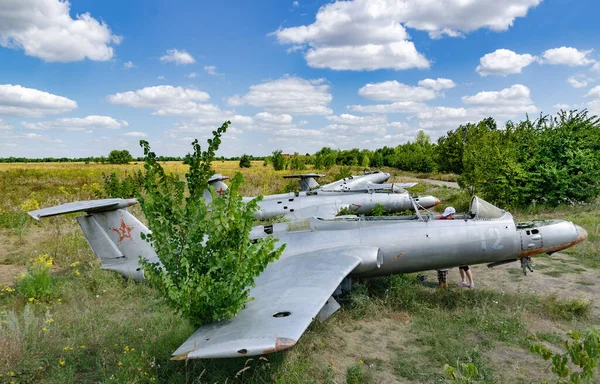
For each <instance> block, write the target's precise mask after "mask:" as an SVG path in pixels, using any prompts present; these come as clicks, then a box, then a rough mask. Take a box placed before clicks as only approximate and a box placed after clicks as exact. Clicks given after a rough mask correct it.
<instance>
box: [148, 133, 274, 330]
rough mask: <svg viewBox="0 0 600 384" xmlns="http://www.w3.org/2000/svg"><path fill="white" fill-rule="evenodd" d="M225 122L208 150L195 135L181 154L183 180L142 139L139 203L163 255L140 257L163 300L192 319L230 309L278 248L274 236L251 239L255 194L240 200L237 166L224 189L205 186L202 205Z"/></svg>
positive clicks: (227, 313) (240, 303) (231, 312)
mask: <svg viewBox="0 0 600 384" xmlns="http://www.w3.org/2000/svg"><path fill="white" fill-rule="evenodd" d="M228 124H229V122H226V123H224V124H223V125H222V126H221V127H220V128H219V129H217V130H216V131H213V138H212V139H209V140H208V149H207V150H206V151H202V150H201V148H200V145H199V144H198V140H194V142H193V143H192V146H193V148H194V153H193V154H191V155H187V156H186V160H185V162H186V164H188V165H189V167H190V168H189V172H188V173H186V175H185V177H186V181H185V182H184V181H182V180H179V178H178V177H177V176H175V175H172V174H166V173H165V172H164V170H163V168H162V167H161V165H160V164H159V162H158V161H157V158H156V155H155V154H154V153H153V152H151V151H150V145H149V144H148V142H147V141H143V140H142V141H141V142H140V145H141V146H142V147H143V148H144V155H145V157H146V158H145V164H144V168H145V169H146V175H145V180H144V191H145V195H144V196H143V197H140V203H141V206H142V210H143V211H144V214H145V216H146V219H147V221H148V227H149V229H150V230H151V231H152V233H151V234H149V235H148V236H146V237H145V238H146V239H147V240H148V241H151V242H152V244H153V246H154V249H155V250H156V253H157V254H158V257H159V259H160V261H161V262H162V266H160V265H159V264H158V263H150V262H148V261H147V260H142V265H143V266H144V272H145V275H146V277H147V278H148V279H149V280H150V282H151V283H152V284H153V285H155V286H156V287H157V288H158V289H159V290H160V291H161V292H162V293H163V294H164V295H165V297H166V298H167V300H168V302H169V303H170V304H171V305H172V306H173V307H174V308H175V309H177V310H178V311H180V312H181V313H182V314H183V315H184V316H185V317H187V318H189V319H190V320H191V321H192V322H194V323H195V324H196V325H201V324H206V323H210V322H214V321H218V320H220V319H223V318H228V317H233V316H235V314H236V313H237V312H238V311H239V310H241V309H242V308H243V307H244V304H245V303H246V302H247V301H248V292H249V289H250V287H251V286H252V285H253V284H254V278H255V277H256V276H258V275H259V274H260V273H261V272H262V271H263V270H264V269H265V268H266V266H267V264H268V263H269V262H270V261H272V260H275V259H277V258H278V257H279V256H280V255H281V253H282V252H283V249H284V247H283V246H281V247H279V248H277V249H276V248H275V242H276V240H277V239H275V238H273V237H272V236H269V237H267V238H263V239H259V240H256V241H253V240H251V239H250V230H251V229H252V226H253V223H254V218H253V213H254V212H255V211H256V210H257V209H258V204H257V202H258V200H259V198H256V199H254V200H252V201H250V202H249V203H247V204H244V203H242V198H241V196H240V195H239V194H238V190H239V187H240V185H241V184H242V182H243V178H242V175H241V174H240V173H237V174H236V175H235V176H234V177H233V179H232V180H231V184H230V187H229V189H228V190H227V191H226V192H225V193H224V194H223V196H221V197H217V196H216V194H215V192H214V190H213V189H212V188H211V189H210V191H211V195H212V202H211V203H210V204H209V206H207V205H206V201H205V200H204V198H203V193H204V191H205V190H206V189H207V188H209V185H208V179H209V178H210V177H211V176H212V175H213V173H214V172H213V171H212V169H211V168H210V163H211V161H213V160H214V157H215V151H216V150H217V149H218V148H219V144H220V143H221V139H220V137H221V135H222V134H223V133H224V132H225V131H226V129H227V127H228ZM186 184H187V193H186Z"/></svg>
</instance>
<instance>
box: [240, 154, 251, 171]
mask: <svg viewBox="0 0 600 384" xmlns="http://www.w3.org/2000/svg"><path fill="white" fill-rule="evenodd" d="M251 165H252V164H251V163H250V156H248V155H246V154H245V153H244V154H243V155H242V157H240V168H250V166H251Z"/></svg>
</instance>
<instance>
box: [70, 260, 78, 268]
mask: <svg viewBox="0 0 600 384" xmlns="http://www.w3.org/2000/svg"><path fill="white" fill-rule="evenodd" d="M78 265H79V261H75V262H73V263H71V264H69V267H71V268H75V267H76V266H78Z"/></svg>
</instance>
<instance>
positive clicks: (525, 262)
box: [521, 257, 533, 276]
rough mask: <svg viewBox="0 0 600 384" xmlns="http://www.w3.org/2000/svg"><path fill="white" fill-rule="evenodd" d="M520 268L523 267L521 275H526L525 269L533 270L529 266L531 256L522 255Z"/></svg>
mask: <svg viewBox="0 0 600 384" xmlns="http://www.w3.org/2000/svg"><path fill="white" fill-rule="evenodd" d="M521 269H523V276H527V270H528V269H529V272H533V268H532V266H531V257H523V258H522V259H521Z"/></svg>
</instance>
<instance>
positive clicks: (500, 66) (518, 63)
mask: <svg viewBox="0 0 600 384" xmlns="http://www.w3.org/2000/svg"><path fill="white" fill-rule="evenodd" d="M536 59H537V58H536V57H535V56H533V55H530V54H528V53H525V54H518V53H515V52H513V51H511V50H509V49H497V50H495V51H494V52H492V53H488V54H486V55H484V56H483V57H482V58H480V59H479V65H478V66H477V68H476V69H475V70H476V71H477V73H479V75H481V76H488V75H502V76H506V75H510V74H513V73H521V70H522V69H523V68H525V67H526V66H528V65H529V64H531V63H533V62H534V61H535V60H536Z"/></svg>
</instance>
